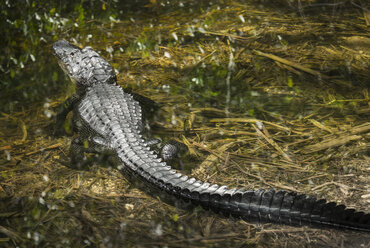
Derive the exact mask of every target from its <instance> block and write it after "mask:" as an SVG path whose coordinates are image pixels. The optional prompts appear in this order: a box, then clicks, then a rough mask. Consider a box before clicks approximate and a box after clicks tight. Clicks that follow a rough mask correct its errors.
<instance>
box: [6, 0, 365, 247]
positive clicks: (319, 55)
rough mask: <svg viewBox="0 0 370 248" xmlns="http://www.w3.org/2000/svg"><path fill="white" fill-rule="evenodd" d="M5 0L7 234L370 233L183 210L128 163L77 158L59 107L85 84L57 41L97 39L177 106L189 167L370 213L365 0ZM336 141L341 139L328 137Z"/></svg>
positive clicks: (183, 241)
mask: <svg viewBox="0 0 370 248" xmlns="http://www.w3.org/2000/svg"><path fill="white" fill-rule="evenodd" d="M0 7H1V13H2V15H1V25H2V28H1V31H0V36H1V38H0V41H1V45H2V46H1V47H2V52H1V54H0V58H1V64H0V66H1V67H0V71H1V75H0V91H1V96H2V97H1V99H0V111H1V113H3V114H2V117H1V119H0V121H1V126H2V127H4V128H1V129H0V138H1V139H0V141H1V143H0V153H2V157H1V160H0V161H1V165H0V196H1V202H0V247H90V246H92V247H97V246H99V247H205V246H209V247H221V246H224V247H225V246H226V247H265V246H272V247H367V246H368V245H370V243H369V241H368V240H369V238H370V237H369V235H366V234H361V233H348V232H345V231H333V230H317V229H308V228H303V229H302V228H298V227H297V228H296V227H287V226H274V225H266V226H263V227H261V226H258V225H257V226H255V225H252V224H249V223H245V222H242V221H239V220H235V219H230V218H222V217H220V216H219V215H216V214H213V213H209V212H206V211H204V210H202V209H200V208H199V209H198V208H197V209H196V210H194V211H192V212H186V211H182V210H178V209H176V208H174V207H171V206H168V205H166V204H164V203H162V202H160V201H159V200H157V199H155V198H156V197H155V196H154V198H152V197H149V196H147V195H146V194H144V193H142V192H140V191H138V190H136V189H134V188H133V187H130V185H129V184H128V183H127V182H126V181H125V180H124V178H123V177H122V176H121V175H118V174H117V173H116V172H115V171H112V170H105V169H101V170H100V169H98V168H96V167H95V168H93V169H92V171H89V172H78V171H74V170H70V169H68V167H66V166H65V164H63V159H64V160H65V161H66V159H65V158H66V157H67V156H68V146H69V142H70V140H71V139H72V138H71V137H70V136H67V137H65V138H55V137H53V136H52V135H51V132H50V130H51V127H52V126H53V123H54V117H55V112H56V106H57V105H58V104H60V103H61V102H62V101H63V100H64V99H65V97H66V96H67V95H70V94H71V92H73V85H72V83H71V82H70V81H69V79H68V78H67V77H66V76H65V75H64V73H63V72H62V70H61V69H60V68H59V67H58V65H57V63H56V60H55V59H54V58H53V56H52V54H51V45H52V44H53V42H55V41H57V40H60V39H66V40H68V41H70V42H72V43H74V44H76V45H79V46H81V47H84V46H87V45H89V46H92V47H93V48H94V49H95V50H97V51H99V53H100V54H101V56H102V57H104V58H105V59H106V60H107V61H109V62H110V63H111V64H112V66H113V67H114V68H115V70H116V72H117V73H118V83H119V84H120V85H121V86H123V87H125V88H128V89H130V90H132V91H134V92H137V93H140V94H143V95H145V96H147V97H150V98H151V99H153V100H154V101H156V102H157V103H158V104H159V105H160V106H161V109H160V110H159V111H158V113H155V116H154V117H153V119H151V120H150V121H151V124H152V127H151V132H152V133H153V136H154V137H159V138H161V139H162V140H167V139H170V138H177V139H179V140H182V141H185V142H186V141H188V142H189V144H190V145H189V144H188V145H189V146H190V147H191V148H192V149H191V150H190V151H189V153H190V154H188V155H187V156H185V157H184V158H183V160H184V161H185V164H186V166H185V168H184V167H181V166H180V165H179V166H178V168H179V169H183V170H184V171H185V172H186V173H188V174H189V173H192V175H194V176H197V177H198V178H199V177H200V179H202V180H207V181H210V182H212V183H216V182H217V183H219V184H226V185H230V186H231V187H243V188H248V187H252V188H260V187H264V188H270V187H273V188H280V189H285V190H287V189H293V190H299V192H302V193H310V194H312V193H313V194H316V195H318V196H320V197H325V198H329V199H330V200H333V201H336V202H341V203H345V204H347V205H350V206H351V207H354V208H356V209H361V210H363V211H365V212H369V210H370V209H369V207H368V206H369V203H370V202H369V193H370V191H369V190H370V188H369V185H370V179H369V178H370V176H369V169H370V167H369V164H370V163H369V155H370V154H369V137H368V134H366V132H368V127H367V126H368V125H369V124H368V120H369V113H370V112H369V106H370V105H369V85H370V84H369V75H370V69H369V66H370V65H369V57H370V55H369V54H370V50H369V45H370V41H369V40H370V38H369V35H368V34H369V22H370V19H369V18H370V17H369V12H368V10H369V6H368V4H366V2H365V1H358V2H357V1H343V2H337V1H334V2H331V1H275V2H274V4H272V3H270V2H269V1H178V0H176V1H162V0H157V1H144V0H141V1H139V0H138V1H123V2H116V1H108V2H101V1H81V2H79V3H76V2H74V1H67V2H66V1H58V2H54V1H37V2H36V1H24V2H21V1H3V2H1V3H0ZM260 52H262V54H261V53H260ZM271 55H273V56H275V57H273V56H271ZM356 127H357V129H356ZM359 127H361V128H362V129H361V130H362V131H358V128H359ZM256 129H258V130H262V131H263V132H264V134H265V137H267V138H266V139H264V138H263V137H264V136H258V131H256ZM25 130H26V131H25ZM353 130H357V131H353ZM352 131H353V132H352ZM268 138H270V139H268ZM271 140H272V142H271ZM325 140H329V141H331V142H332V143H331V145H329V146H328V147H324V148H322V147H323V144H322V143H321V142H322V141H325ZM338 140H339V141H338ZM343 140H344V141H343ZM233 142H239V143H235V144H234V143H233ZM335 142H337V143H338V144H336V143H335ZM341 142H342V143H341ZM196 144H205V145H207V149H205V148H202V147H201V146H197V145H196ZM223 145H229V148H225V149H223V148H222V146H223ZM276 146H278V147H281V150H279V149H278V148H276ZM222 149H223V150H222ZM212 151H213V152H212ZM217 154H218V155H220V156H221V158H220V157H219V158H217V156H216V155H217ZM212 155H213V157H212ZM230 161H231V162H230ZM235 164H238V166H236V165H235ZM248 175H252V177H250V176H248ZM258 178H259V179H258ZM328 182H329V183H328Z"/></svg>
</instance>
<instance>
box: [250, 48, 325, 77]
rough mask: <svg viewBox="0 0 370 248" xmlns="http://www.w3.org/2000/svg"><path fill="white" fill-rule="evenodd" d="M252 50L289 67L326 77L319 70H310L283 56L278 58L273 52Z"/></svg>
mask: <svg viewBox="0 0 370 248" xmlns="http://www.w3.org/2000/svg"><path fill="white" fill-rule="evenodd" d="M254 52H255V53H256V54H257V55H260V56H264V57H266V58H269V59H272V60H275V61H278V62H280V63H282V64H285V65H289V66H291V67H294V68H297V69H299V70H301V71H304V72H307V73H309V74H312V75H314V76H319V77H321V78H328V77H327V76H326V75H322V74H321V73H320V72H318V71H315V70H312V69H310V68H307V67H305V66H303V65H301V64H298V63H295V62H292V61H289V60H287V59H283V58H280V57H278V56H276V55H273V54H269V53H263V52H261V51H258V50H254Z"/></svg>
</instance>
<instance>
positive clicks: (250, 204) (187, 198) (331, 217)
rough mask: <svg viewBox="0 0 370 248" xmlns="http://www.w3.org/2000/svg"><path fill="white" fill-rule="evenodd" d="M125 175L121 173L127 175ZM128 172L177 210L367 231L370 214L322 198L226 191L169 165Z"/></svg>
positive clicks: (239, 190) (269, 191) (270, 191)
mask: <svg viewBox="0 0 370 248" xmlns="http://www.w3.org/2000/svg"><path fill="white" fill-rule="evenodd" d="M160 164H164V165H165V163H160ZM125 168H126V170H127V169H129V168H127V167H125ZM131 168H132V167H131ZM129 170H130V169H129ZM127 172H128V171H126V172H125V173H123V174H126V175H127ZM132 172H133V171H131V173H129V174H131V175H135V176H134V177H135V178H136V179H139V181H141V182H144V184H142V185H141V186H140V184H137V186H138V187H139V188H141V189H143V190H145V191H147V192H148V191H149V192H151V193H155V195H159V196H160V198H161V199H163V200H165V201H167V202H170V203H172V204H175V205H177V206H178V207H180V208H181V207H184V205H186V204H187V203H188V204H189V203H190V205H191V206H198V205H201V206H202V207H203V208H204V209H206V210H208V209H210V210H212V211H214V212H216V213H221V214H223V215H225V216H230V215H231V216H233V217H236V218H241V219H243V220H245V221H247V222H259V223H267V222H269V223H278V224H287V225H293V226H302V225H309V226H313V227H329V228H341V229H350V230H356V231H364V232H370V214H365V213H363V212H358V211H355V210H354V209H347V208H346V207H345V206H344V205H337V204H336V203H334V202H326V201H325V200H323V199H321V200H317V199H316V197H314V196H306V195H304V194H297V193H295V192H286V191H275V190H273V189H271V190H264V189H258V190H242V189H227V187H226V186H218V185H217V184H213V185H211V184H209V183H204V182H201V181H197V180H196V179H194V178H188V177H187V176H183V175H182V174H181V173H177V171H176V170H173V169H171V168H170V166H161V165H159V166H150V167H149V166H148V167H147V166H139V167H137V168H136V169H135V172H134V173H132ZM148 184H149V185H148ZM179 200H180V202H179Z"/></svg>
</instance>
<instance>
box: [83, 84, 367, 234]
mask: <svg viewBox="0 0 370 248" xmlns="http://www.w3.org/2000/svg"><path fill="white" fill-rule="evenodd" d="M78 109H79V113H80V118H82V119H83V120H84V122H86V123H87V125H88V126H89V127H90V128H92V129H93V130H94V132H96V133H97V134H99V135H100V136H101V137H105V138H106V139H107V140H106V141H107V144H108V145H109V148H110V149H113V150H114V151H115V152H116V154H117V158H118V164H117V169H118V170H120V171H121V172H122V173H123V174H124V175H125V176H127V177H129V178H136V179H138V180H139V181H140V182H142V183H144V185H145V187H146V190H148V189H149V190H148V191H151V192H152V191H153V189H156V190H155V191H156V192H161V194H160V195H165V197H171V198H174V199H177V200H179V201H178V203H179V202H180V204H182V203H184V202H185V203H186V202H187V203H191V204H192V205H201V206H203V207H204V208H205V209H211V210H213V211H215V212H221V213H223V214H224V215H226V216H229V215H232V216H234V217H238V218H242V219H244V220H246V221H258V222H273V223H283V224H289V225H313V226H327V227H338V228H347V229H352V230H360V231H368V232H369V231H370V214H364V213H362V212H356V211H355V210H352V209H346V208H345V206H344V205H337V204H336V203H333V202H329V203H327V202H326V201H325V200H317V199H316V198H315V197H312V196H306V195H303V194H297V193H294V192H285V191H275V190H264V189H258V190H243V189H228V188H227V187H226V186H218V185H217V184H212V185H211V184H209V183H206V182H202V181H199V180H196V179H195V178H189V177H188V176H184V175H182V174H181V173H178V172H177V171H176V170H174V169H172V168H171V167H170V166H168V165H167V164H166V163H165V162H162V161H161V159H160V158H158V156H157V155H156V154H155V153H154V152H153V151H151V150H150V148H149V146H148V145H147V143H146V141H145V140H144V139H143V138H142V136H141V134H140V130H141V129H140V125H141V109H140V106H139V104H138V103H137V102H136V101H134V100H133V98H132V97H131V95H129V94H127V93H124V92H123V90H122V89H121V88H120V87H119V86H115V85H109V84H95V85H93V86H92V87H90V88H89V90H88V91H87V93H86V95H85V97H84V98H83V99H82V101H81V102H80V104H79V106H78Z"/></svg>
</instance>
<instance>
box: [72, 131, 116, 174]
mask: <svg viewBox="0 0 370 248" xmlns="http://www.w3.org/2000/svg"><path fill="white" fill-rule="evenodd" d="M85 152H86V153H93V154H95V155H99V156H94V157H91V158H86V157H85ZM112 154H113V151H112V150H110V149H109V148H108V145H107V143H106V142H105V140H103V139H102V138H100V137H93V138H92V139H85V140H83V139H81V137H77V138H75V139H73V140H72V143H71V147H70V157H71V164H70V167H72V168H75V169H79V170H84V169H87V168H88V166H89V165H91V164H92V163H94V162H104V161H107V162H108V164H110V161H109V157H108V158H107V157H106V156H109V155H112Z"/></svg>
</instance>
